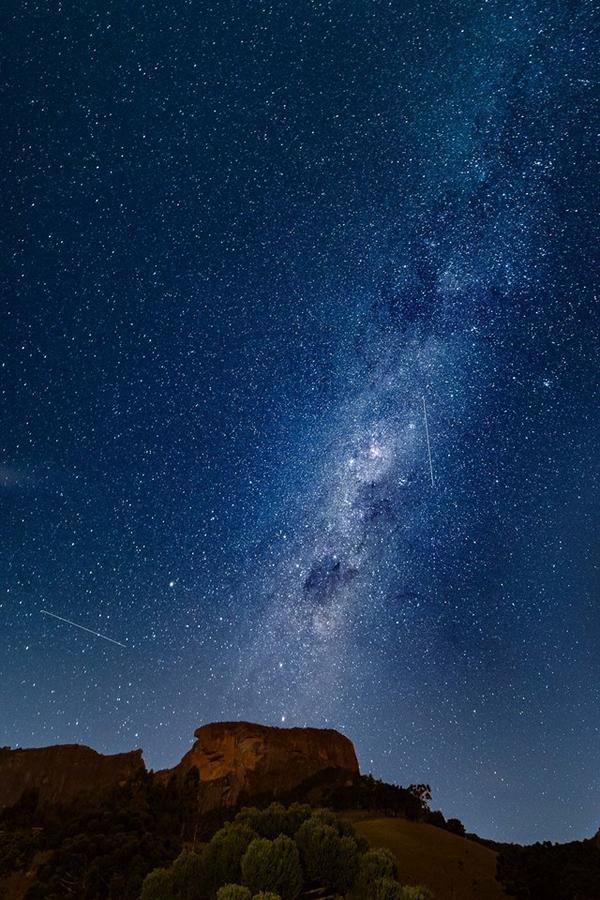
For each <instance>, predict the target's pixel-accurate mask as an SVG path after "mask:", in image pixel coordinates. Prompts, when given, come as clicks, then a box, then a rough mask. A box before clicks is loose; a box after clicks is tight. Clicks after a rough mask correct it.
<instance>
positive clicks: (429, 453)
mask: <svg viewBox="0 0 600 900" xmlns="http://www.w3.org/2000/svg"><path fill="white" fill-rule="evenodd" d="M423 416H424V417H425V435H426V437H427V456H428V457H429V474H430V475H431V487H435V483H434V480H433V465H432V462H431V444H430V443H429V423H428V421H427V406H426V404H425V397H423Z"/></svg>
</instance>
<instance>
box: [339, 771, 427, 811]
mask: <svg viewBox="0 0 600 900" xmlns="http://www.w3.org/2000/svg"><path fill="white" fill-rule="evenodd" d="M430 799H431V793H430V789H429V785H426V784H425V785H411V786H410V787H408V788H404V787H401V786H400V785H397V784H386V783H385V782H384V781H380V780H379V779H377V778H373V776H372V775H360V776H358V777H357V778H355V779H354V781H353V782H352V784H351V785H343V786H339V787H337V788H335V789H334V790H333V791H332V792H331V794H330V795H329V796H328V797H327V798H326V802H327V804H328V805H329V806H331V807H333V809H376V810H379V811H381V812H382V813H383V814H384V815H386V816H402V817H403V818H406V819H412V820H421V819H423V818H424V817H425V815H426V814H427V812H428V806H427V802H428V800H430Z"/></svg>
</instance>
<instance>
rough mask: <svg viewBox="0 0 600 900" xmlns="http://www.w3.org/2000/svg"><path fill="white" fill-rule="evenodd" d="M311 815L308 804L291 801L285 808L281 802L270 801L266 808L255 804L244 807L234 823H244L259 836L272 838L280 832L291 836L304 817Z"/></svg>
mask: <svg viewBox="0 0 600 900" xmlns="http://www.w3.org/2000/svg"><path fill="white" fill-rule="evenodd" d="M311 815H312V809H311V808H310V806H306V805H303V804H301V803H292V805H291V806H290V807H289V808H288V809H286V808H285V806H282V805H281V803H271V805H270V806H267V808H266V809H257V808H256V807H255V806H246V807H244V808H243V809H242V810H241V811H240V812H239V813H238V814H237V816H236V817H235V820H234V822H235V824H240V825H245V826H246V827H248V828H251V829H252V830H253V831H255V832H256V834H257V835H259V837H264V838H268V839H269V840H271V841H272V840H273V839H274V838H276V837H278V835H280V834H287V835H288V837H293V836H294V834H295V833H296V831H297V830H298V828H299V827H300V825H302V823H303V822H304V820H305V819H308V818H309V817H310V816H311Z"/></svg>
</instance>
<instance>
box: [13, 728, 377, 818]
mask: <svg viewBox="0 0 600 900" xmlns="http://www.w3.org/2000/svg"><path fill="white" fill-rule="evenodd" d="M195 736H196V742H195V744H194V745H193V747H192V748H191V750H190V751H189V752H188V753H186V754H185V756H184V757H183V759H182V760H181V762H180V763H179V764H178V765H177V766H175V768H174V769H166V770H163V771H162V772H158V773H156V775H155V777H156V778H157V780H159V781H161V782H163V783H167V782H169V781H171V780H172V779H173V778H174V779H175V781H176V783H177V784H178V786H179V788H180V789H181V792H182V793H181V794H180V796H181V797H183V796H184V795H185V794H186V793H187V792H189V791H192V790H193V791H194V792H195V793H196V785H195V784H194V778H192V780H191V781H188V780H187V779H186V776H188V775H189V773H190V771H191V770H193V769H196V770H197V772H198V780H199V783H198V785H197V797H198V803H199V807H200V809H201V811H202V812H208V811H210V810H214V809H219V808H221V807H224V806H225V807H227V806H234V805H236V804H237V803H239V802H252V801H253V799H254V798H256V799H258V798H261V799H264V798H267V797H272V798H277V797H282V798H285V796H286V794H289V792H290V791H293V790H294V789H295V788H298V787H299V786H300V785H304V783H305V782H309V781H310V780H311V779H314V778H315V776H319V775H320V774H322V775H323V778H325V779H326V781H327V783H328V784H330V785H333V784H343V783H345V782H347V781H348V780H351V779H352V778H353V777H354V776H355V775H357V774H358V771H359V770H358V762H357V760H356V754H355V752H354V747H353V745H352V742H351V741H350V740H348V738H346V737H344V736H343V735H342V734H340V733H339V732H338V731H332V730H330V729H321V728H273V727H269V726H267V725H253V724H251V723H250V722H217V723H215V724H212V725H203V726H202V727H201V728H198V730H197V731H196V732H195ZM143 771H145V766H144V761H143V759H142V751H141V750H132V751H131V752H130V753H118V754H115V755H113V756H104V755H103V754H102V753H97V752H96V751H95V750H92V749H91V748H90V747H84V746H81V745H79V744H62V745H61V744H59V745H57V746H55V747H40V748H37V749H31V750H11V749H10V748H9V747H5V748H0V809H2V808H4V807H7V806H11V805H12V804H13V803H16V801H17V800H19V798H20V797H21V796H22V794H23V792H24V791H27V790H30V789H34V790H36V791H37V792H38V794H39V801H40V803H41V804H42V805H43V806H46V805H51V804H56V803H58V804H64V803H69V802H70V801H72V800H74V799H75V798H76V797H79V796H81V795H82V794H87V795H90V796H92V797H94V798H97V797H99V796H100V795H102V794H103V793H105V792H106V791H108V790H110V789H111V788H113V787H116V786H117V785H119V784H123V783H125V782H126V781H127V780H128V779H130V778H131V777H133V776H135V775H136V774H137V773H139V772H143ZM192 774H193V773H192Z"/></svg>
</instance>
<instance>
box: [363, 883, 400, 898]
mask: <svg viewBox="0 0 600 900" xmlns="http://www.w3.org/2000/svg"><path fill="white" fill-rule="evenodd" d="M402 891H403V888H402V887H401V886H400V885H399V884H398V882H397V881H394V879H393V878H377V879H376V880H375V881H374V882H373V884H372V886H371V888H370V891H369V900H404V897H405V895H404V894H403V893H402Z"/></svg>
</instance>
